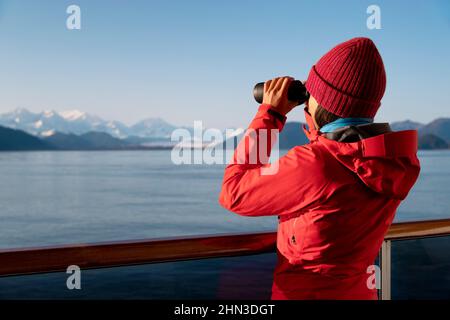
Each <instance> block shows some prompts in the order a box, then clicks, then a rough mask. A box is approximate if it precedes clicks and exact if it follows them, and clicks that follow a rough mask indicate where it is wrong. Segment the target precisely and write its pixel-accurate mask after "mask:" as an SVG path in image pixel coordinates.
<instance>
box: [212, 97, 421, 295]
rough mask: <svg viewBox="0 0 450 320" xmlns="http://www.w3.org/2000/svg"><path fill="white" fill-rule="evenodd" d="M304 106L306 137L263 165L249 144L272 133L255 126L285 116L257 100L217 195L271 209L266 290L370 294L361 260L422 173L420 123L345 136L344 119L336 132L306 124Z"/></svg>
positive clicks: (254, 210)
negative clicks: (270, 271) (274, 225)
mask: <svg viewBox="0 0 450 320" xmlns="http://www.w3.org/2000/svg"><path fill="white" fill-rule="evenodd" d="M305 115H306V117H307V122H308V127H309V128H310V130H309V131H308V130H306V128H305V127H304V130H305V133H306V135H307V136H308V138H309V140H310V143H308V144H306V145H302V146H296V147H294V148H292V149H291V150H290V151H289V152H288V153H287V154H286V155H284V156H283V157H280V159H279V160H277V161H276V162H275V165H277V166H276V167H275V168H276V169H277V171H276V173H275V174H267V173H264V172H263V171H262V170H261V168H266V167H268V166H269V165H268V164H263V163H262V159H260V158H259V157H258V159H257V160H258V162H257V163H253V164H249V163H248V162H249V159H250V157H251V155H250V150H252V149H253V148H255V146H256V145H258V143H267V144H268V145H267V148H268V149H269V150H270V147H271V144H273V142H274V141H273V139H272V141H270V139H269V141H268V142H265V141H262V139H261V132H263V131H264V130H261V129H269V130H270V129H278V130H280V131H281V130H282V128H283V125H284V122H285V120H286V118H285V117H282V116H281V117H280V115H279V114H278V117H277V113H274V112H272V111H271V109H270V105H261V106H260V108H259V110H258V113H257V114H256V117H255V118H254V119H253V121H252V122H251V124H250V127H249V129H254V131H253V135H252V134H250V132H251V131H252V130H247V132H246V135H245V136H244V138H243V139H242V141H241V142H240V143H239V145H238V147H237V149H236V151H235V156H234V159H233V161H232V162H231V164H229V165H228V166H227V167H226V169H225V175H224V178H223V185H222V191H221V193H220V197H219V202H220V204H221V205H222V206H223V207H225V208H226V209H228V210H230V211H233V212H235V213H237V214H240V215H244V216H268V215H277V216H278V220H279V224H278V236H277V249H278V250H277V251H278V264H277V266H276V268H275V272H274V281H273V286H272V299H376V298H377V292H376V289H369V287H368V285H367V281H368V278H369V276H370V275H371V274H370V273H368V271H367V268H368V267H369V266H370V265H373V264H374V262H375V259H376V256H377V254H378V251H379V249H380V247H381V244H382V241H383V238H384V236H385V234H386V232H387V230H388V228H389V226H390V224H391V222H392V220H393V219H394V215H395V211H396V209H397V207H398V206H399V204H400V202H401V201H402V200H403V199H405V197H406V196H407V194H408V192H409V190H410V189H411V187H412V186H413V185H414V183H415V181H416V179H417V177H418V175H419V171H420V163H419V160H418V159H417V156H416V153H417V131H415V130H405V131H399V132H392V131H390V130H388V131H386V132H384V133H382V134H375V135H373V136H370V137H368V138H362V139H361V137H359V140H357V141H355V142H342V140H345V139H343V138H342V136H348V128H347V131H346V130H345V129H344V130H341V131H343V132H346V134H345V135H342V136H341V137H340V138H339V139H338V140H341V141H336V140H333V139H330V136H328V137H327V136H326V134H323V133H321V132H320V131H317V130H315V129H311V128H314V126H312V121H311V117H310V116H309V114H308V113H306V112H305ZM366 126H368V127H370V125H366ZM386 126H387V127H389V126H388V125H387V124H386ZM255 132H256V134H255ZM363 136H364V132H363ZM269 137H270V134H269ZM332 138H333V137H332ZM334 139H336V137H334ZM259 140H261V141H259ZM269 152H270V151H269ZM242 157H244V158H245V159H242ZM239 160H240V161H239ZM243 160H247V161H246V162H245V161H243Z"/></svg>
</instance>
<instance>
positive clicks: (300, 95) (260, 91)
mask: <svg viewBox="0 0 450 320" xmlns="http://www.w3.org/2000/svg"><path fill="white" fill-rule="evenodd" d="M263 96H264V82H259V83H257V84H256V85H255V87H254V88H253V97H254V98H255V100H256V102H258V103H260V104H261V103H262V102H263ZM308 99H309V92H308V91H307V90H306V87H305V85H304V84H303V83H302V82H301V81H300V80H294V81H292V82H291V84H290V85H289V88H288V100H289V101H293V102H297V103H298V104H302V103H304V102H306V100H308Z"/></svg>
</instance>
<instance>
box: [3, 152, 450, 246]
mask: <svg viewBox="0 0 450 320" xmlns="http://www.w3.org/2000/svg"><path fill="white" fill-rule="evenodd" d="M419 157H420V160H421V164H422V171H421V176H420V178H419V181H418V182H417V184H416V185H415V186H414V188H413V190H412V191H411V193H410V195H409V197H408V199H407V200H406V201H405V202H403V203H402V205H401V207H400V209H399V212H398V213H397V218H396V221H404V220H417V219H436V218H448V217H450V210H449V207H450V198H449V192H448V190H449V188H448V185H449V184H450V152H449V151H427V152H420V154H419ZM223 168H224V166H219V165H216V166H210V165H182V166H176V165H173V164H172V163H171V161H170V151H130V152H128V151H120V152H118V151H111V152H104V151H102V152H2V153H0V175H1V177H2V179H1V182H0V203H1V211H0V248H8V247H21V246H40V245H48V244H61V243H73V242H93V241H107V240H123V239H138V238H152V237H166V236H176V235H193V234H211V233H218V232H246V231H260V230H274V229H275V228H276V223H277V220H276V218H275V217H264V218H246V217H241V216H238V215H235V214H233V213H230V212H228V211H226V210H224V209H222V208H221V207H220V206H219V205H218V202H217V197H218V193H219V190H220V184H221V179H222V174H223Z"/></svg>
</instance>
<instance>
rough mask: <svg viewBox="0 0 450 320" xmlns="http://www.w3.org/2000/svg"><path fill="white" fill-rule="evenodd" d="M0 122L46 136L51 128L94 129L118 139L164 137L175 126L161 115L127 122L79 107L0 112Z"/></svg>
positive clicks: (72, 131)
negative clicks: (109, 118)
mask: <svg viewBox="0 0 450 320" xmlns="http://www.w3.org/2000/svg"><path fill="white" fill-rule="evenodd" d="M0 126H3V127H7V128H12V129H18V130H22V131H25V132H28V133H29V134H32V135H35V136H40V137H48V136H51V135H53V134H54V133H55V132H60V133H66V134H76V135H81V134H85V133H88V132H92V131H96V132H105V133H107V134H109V135H111V136H113V137H115V138H120V139H124V138H127V137H130V136H136V137H143V138H148V137H152V138H155V137H158V138H167V137H170V134H171V133H172V131H173V130H174V129H176V127H175V126H173V125H171V124H169V123H167V122H166V121H164V120H163V119H161V118H150V119H145V120H142V121H139V122H137V123H136V124H134V125H132V126H127V125H125V124H124V123H122V122H120V121H106V120H104V119H102V118H100V117H98V116H95V115H91V114H88V113H86V112H82V111H79V110H69V111H62V112H56V111H52V110H46V111H42V112H39V113H34V112H30V111H28V110H27V109H23V108H18V109H15V110H13V111H11V112H7V113H3V114H0Z"/></svg>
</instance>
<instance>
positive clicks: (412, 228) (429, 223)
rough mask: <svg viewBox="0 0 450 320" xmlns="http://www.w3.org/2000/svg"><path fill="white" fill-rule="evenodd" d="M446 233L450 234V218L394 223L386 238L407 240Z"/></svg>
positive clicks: (444, 234)
mask: <svg viewBox="0 0 450 320" xmlns="http://www.w3.org/2000/svg"><path fill="white" fill-rule="evenodd" d="M446 235H450V219H440V220H424V221H411V222H398V223H393V224H392V225H391V227H390V228H389V231H388V233H387V234H386V236H385V237H384V239H385V240H407V239H414V238H426V237H438V236H446Z"/></svg>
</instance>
